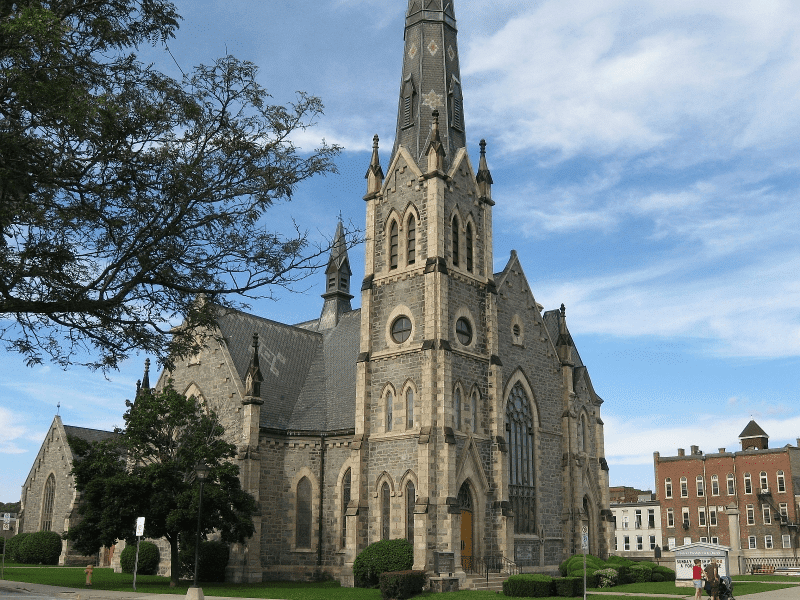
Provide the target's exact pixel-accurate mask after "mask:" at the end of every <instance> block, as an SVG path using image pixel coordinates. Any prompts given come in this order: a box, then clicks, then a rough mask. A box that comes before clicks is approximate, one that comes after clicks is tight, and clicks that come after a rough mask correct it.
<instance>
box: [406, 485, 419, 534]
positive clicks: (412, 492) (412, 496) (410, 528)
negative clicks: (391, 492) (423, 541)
mask: <svg viewBox="0 0 800 600" xmlns="http://www.w3.org/2000/svg"><path fill="white" fill-rule="evenodd" d="M416 494H417V491H416V489H414V482H413V481H409V482H408V483H407V484H406V539H407V540H408V541H409V542H411V543H412V544H413V543H414V504H415V503H416V499H417V496H416Z"/></svg>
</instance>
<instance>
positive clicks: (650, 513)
mask: <svg viewBox="0 0 800 600" xmlns="http://www.w3.org/2000/svg"><path fill="white" fill-rule="evenodd" d="M647 528H648V529H655V528H656V511H655V509H653V508H650V509H648V510H647Z"/></svg>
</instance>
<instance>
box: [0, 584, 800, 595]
mask: <svg viewBox="0 0 800 600" xmlns="http://www.w3.org/2000/svg"><path fill="white" fill-rule="evenodd" d="M12 595H13V596H17V597H23V595H24V597H25V598H28V599H30V600H38V599H46V598H59V599H60V598H63V599H64V600H182V599H183V598H185V594H142V593H139V592H134V591H133V590H131V591H129V592H114V591H110V590H95V589H92V588H82V589H81V588H66V587H56V586H52V585H42V584H40V583H23V582H20V581H7V580H5V579H2V580H0V598H2V597H4V596H12ZM207 598H213V599H214V600H248V599H247V598H228V597H225V596H207ZM254 600H281V599H280V598H258V599H254ZM777 600H782V599H777ZM795 600H800V599H795Z"/></svg>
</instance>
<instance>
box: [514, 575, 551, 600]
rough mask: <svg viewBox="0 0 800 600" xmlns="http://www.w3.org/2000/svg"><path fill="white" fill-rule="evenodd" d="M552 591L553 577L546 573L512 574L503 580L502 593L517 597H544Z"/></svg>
mask: <svg viewBox="0 0 800 600" xmlns="http://www.w3.org/2000/svg"><path fill="white" fill-rule="evenodd" d="M554 591H555V584H554V583H553V578H552V577H550V576H548V575H537V574H525V575H512V576H511V577H509V578H508V579H506V580H505V581H504V582H503V594H504V595H506V596H513V597H517V598H520V597H522V598H546V597H548V596H552V595H553V594H554Z"/></svg>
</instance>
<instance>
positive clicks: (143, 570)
mask: <svg viewBox="0 0 800 600" xmlns="http://www.w3.org/2000/svg"><path fill="white" fill-rule="evenodd" d="M160 560H161V554H160V552H159V551H158V546H156V545H155V544H154V543H153V542H140V543H139V566H138V568H137V569H136V572H137V573H138V574H139V575H156V574H157V573H158V563H159V561H160ZM119 565H120V567H122V572H123V573H133V568H134V566H135V565H136V544H128V545H127V546H125V548H124V549H123V550H122V552H121V553H120V555H119Z"/></svg>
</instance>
